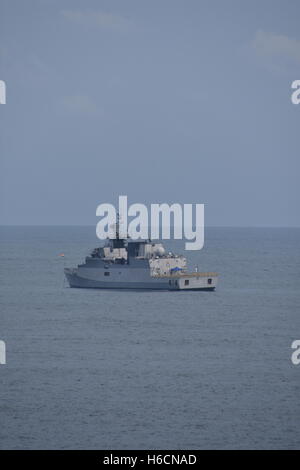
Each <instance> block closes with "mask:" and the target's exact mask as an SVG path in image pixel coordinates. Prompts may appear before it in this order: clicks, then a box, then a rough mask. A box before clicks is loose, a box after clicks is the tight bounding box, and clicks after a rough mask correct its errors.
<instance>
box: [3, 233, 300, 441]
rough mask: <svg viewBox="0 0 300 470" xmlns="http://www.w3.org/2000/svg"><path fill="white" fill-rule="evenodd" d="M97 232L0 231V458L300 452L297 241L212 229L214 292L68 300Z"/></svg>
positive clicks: (200, 257) (95, 293)
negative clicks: (5, 454) (69, 274)
mask: <svg viewBox="0 0 300 470" xmlns="http://www.w3.org/2000/svg"><path fill="white" fill-rule="evenodd" d="M94 232H95V228H94V227H1V228H0V295H1V298H0V339H2V340H4V341H5V342H6V348H7V364H6V365H0V381H1V382H0V448H2V449H77V448H79V449H84V448H86V449H97V448H100V449H148V448H150V449H163V448H167V449H208V448H218V449H232V448H235V449H239V448H244V449H246V448H252V449H273V448H285V449H294V448H299V447H300V428H299V422H300V400H299V396H300V365H299V366H295V365H293V364H292V362H291V354H292V349H291V343H292V341H293V340H295V339H300V308H299V307H300V288H299V278H300V230H299V229H262V228H258V229H254V228H251V229H247V228H240V229H237V228H210V229H207V230H206V239H205V248H204V249H203V250H202V251H200V252H196V253H195V252H187V257H188V259H189V263H190V265H191V267H192V268H194V266H195V265H197V264H198V265H199V268H200V269H201V270H210V271H218V272H219V273H220V280H219V286H218V288H217V290H216V291H215V292H123V291H103V290H83V289H70V288H69V287H68V286H67V284H66V282H64V278H63V267H64V265H66V266H76V264H78V263H79V262H81V261H82V260H83V258H84V256H85V255H86V254H87V252H88V251H89V249H91V248H93V247H94V246H96V245H97V240H96V237H95V233H94ZM167 246H168V247H169V248H170V249H174V250H176V251H182V250H183V244H182V243H181V242H180V243H179V242H176V243H175V242H173V243H171V242H169V243H168V244H167ZM61 252H63V253H65V258H61V257H59V256H58V255H59V253H61Z"/></svg>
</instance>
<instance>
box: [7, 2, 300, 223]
mask: <svg viewBox="0 0 300 470" xmlns="http://www.w3.org/2000/svg"><path fill="white" fill-rule="evenodd" d="M299 25H300V1H299V0H295V1H293V0H289V1H286V0H282V1H276V0H270V1H264V0H259V1H253V0H247V1H242V0H237V1H231V0H226V1H224V0H219V1H212V0H209V1H200V0H198V1H193V0H189V1H183V0H181V1H174V0H169V1H167V0H151V1H150V0H149V1H141V0H137V1H131V0H126V1H125V0H123V1H112V0H110V1H101V0H98V1H92V0H84V1H83V0H72V1H67V0H59V1H56V0H39V1H34V0H27V1H22V0H19V1H16V0H0V79H2V80H5V81H6V85H7V104H6V105H0V120H1V123H0V138H1V141H0V152H1V162H0V170H1V176H0V183H1V193H0V195H1V198H0V220H1V223H2V224H96V221H97V219H96V216H95V211H96V206H97V205H98V204H100V203H103V202H112V203H116V200H117V197H118V195H119V194H125V195H128V197H129V203H134V202H140V203H145V204H149V203H151V202H153V203H154V202H168V203H172V202H180V203H204V204H205V205H206V206H205V217H206V225H263V226H299V225H300V219H299V202H300V201H299V199H300V198H299V170H300V164H299V136H300V129H299V124H300V105H298V106H297V105H293V104H292V103H291V92H292V90H291V83H292V81H293V80H296V79H300V27H299Z"/></svg>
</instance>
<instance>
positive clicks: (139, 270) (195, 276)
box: [64, 229, 218, 291]
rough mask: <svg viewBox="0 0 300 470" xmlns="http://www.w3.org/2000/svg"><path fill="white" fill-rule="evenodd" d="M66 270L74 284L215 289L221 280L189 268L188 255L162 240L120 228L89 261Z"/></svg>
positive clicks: (69, 281) (73, 285)
mask: <svg viewBox="0 0 300 470" xmlns="http://www.w3.org/2000/svg"><path fill="white" fill-rule="evenodd" d="M64 272H65V276H66V278H67V280H68V283H69V285H70V287H81V288H94V289H134V290H137V289H143V290H172V291H179V290H185V291H186V290H195V291H200V290H201V291H205V290H206V291H207V290H208V291H213V290H214V289H215V288H216V285H217V280H218V274H217V273H213V272H199V271H198V269H197V268H196V270H195V271H194V272H188V271H187V260H186V258H185V257H184V256H182V255H176V254H174V253H171V252H166V250H165V248H164V246H163V244H162V243H153V242H152V241H151V240H150V239H148V240H144V239H138V240H132V239H130V238H129V237H128V238H121V237H120V236H119V230H118V229H116V232H115V238H108V239H107V240H105V242H104V244H103V246H101V247H98V248H95V249H94V250H93V251H92V252H91V253H90V255H89V256H87V257H86V258H85V263H83V264H79V265H78V266H77V268H65V269H64Z"/></svg>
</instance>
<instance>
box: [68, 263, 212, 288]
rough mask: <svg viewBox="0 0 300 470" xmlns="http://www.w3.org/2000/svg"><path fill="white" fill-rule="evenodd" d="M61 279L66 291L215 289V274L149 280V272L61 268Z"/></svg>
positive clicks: (163, 277)
mask: <svg viewBox="0 0 300 470" xmlns="http://www.w3.org/2000/svg"><path fill="white" fill-rule="evenodd" d="M105 273H109V275H108V274H105ZM65 276H66V278H67V280H68V283H69V285H70V287H74V288H85V289H126V290H128V289H133V290H138V289H140V290H172V291H178V290H203V291H213V290H214V289H215V288H216V285H217V274H216V273H200V272H199V273H182V274H178V275H170V276H168V275H164V276H151V275H150V274H149V268H148V269H141V268H136V269H133V268H131V269H126V268H123V269H121V270H120V269H118V268H115V267H113V268H112V267H110V270H109V271H108V270H105V269H99V268H94V269H93V268H83V267H82V268H80V267H79V268H65Z"/></svg>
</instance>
